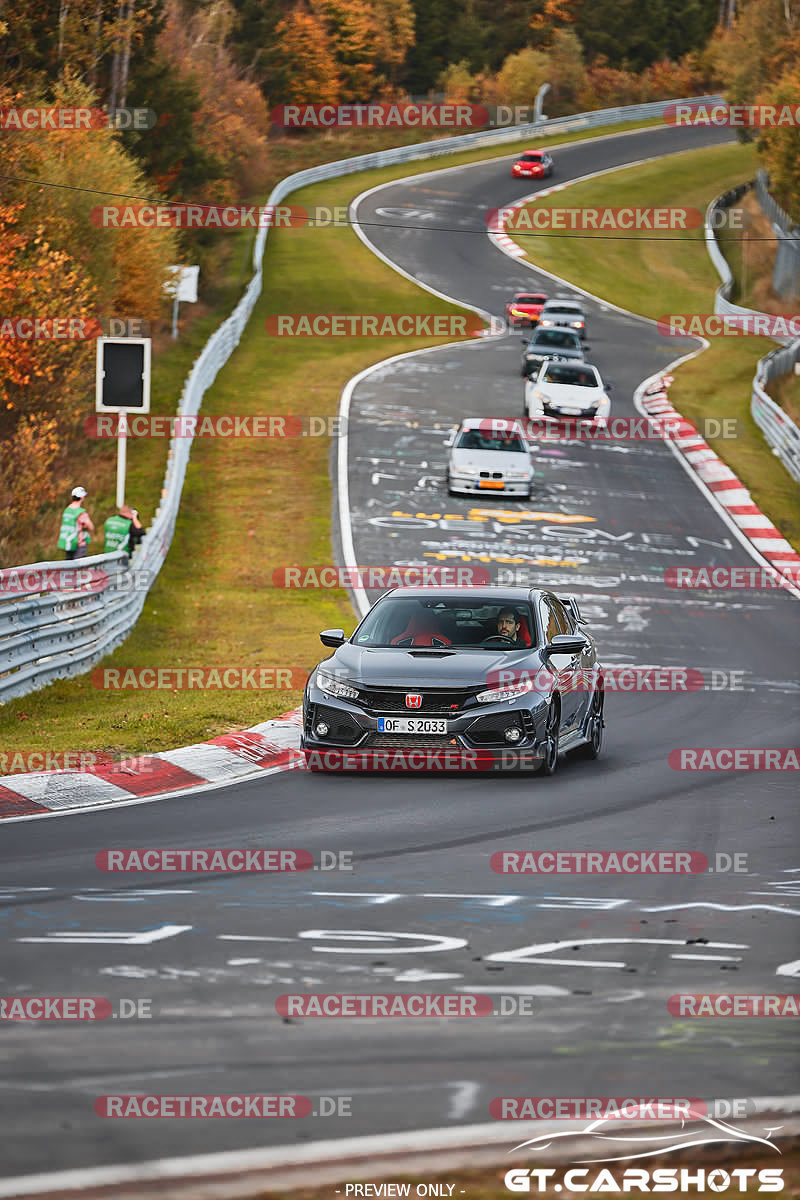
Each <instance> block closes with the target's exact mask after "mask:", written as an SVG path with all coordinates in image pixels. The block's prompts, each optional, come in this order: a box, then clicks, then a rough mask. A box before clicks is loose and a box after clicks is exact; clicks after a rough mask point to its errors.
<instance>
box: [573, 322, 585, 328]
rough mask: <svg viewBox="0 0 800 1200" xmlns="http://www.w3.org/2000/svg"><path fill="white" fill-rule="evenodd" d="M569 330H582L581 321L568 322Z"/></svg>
mask: <svg viewBox="0 0 800 1200" xmlns="http://www.w3.org/2000/svg"><path fill="white" fill-rule="evenodd" d="M570 328H571V329H583V321H570Z"/></svg>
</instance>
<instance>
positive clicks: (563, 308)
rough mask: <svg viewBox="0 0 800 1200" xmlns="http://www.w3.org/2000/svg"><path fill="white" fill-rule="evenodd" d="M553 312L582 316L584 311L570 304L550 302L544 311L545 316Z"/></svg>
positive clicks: (560, 314) (561, 314)
mask: <svg viewBox="0 0 800 1200" xmlns="http://www.w3.org/2000/svg"><path fill="white" fill-rule="evenodd" d="M552 313H558V315H559V316H569V317H582V316H583V313H582V312H581V310H580V309H579V308H573V307H572V306H571V305H569V304H548V305H547V308H546V309H545V311H544V314H543V315H544V316H545V317H549V316H550V315H551V314H552Z"/></svg>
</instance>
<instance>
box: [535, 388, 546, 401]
mask: <svg viewBox="0 0 800 1200" xmlns="http://www.w3.org/2000/svg"><path fill="white" fill-rule="evenodd" d="M533 398H534V400H546V399H547V394H546V392H540V391H539V389H538V388H536V390H535V391H534V393H533Z"/></svg>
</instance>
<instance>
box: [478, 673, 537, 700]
mask: <svg viewBox="0 0 800 1200" xmlns="http://www.w3.org/2000/svg"><path fill="white" fill-rule="evenodd" d="M535 690H536V684H535V681H534V680H533V679H524V680H522V682H521V683H511V684H509V685H508V687H502V688H491V689H490V690H489V691H488V692H478V694H477V696H476V697H475V699H476V700H477V701H478V703H479V704H499V703H500V702H501V701H502V700H515V699H516V698H517V696H524V695H526V694H527V693H528V692H533V691H535Z"/></svg>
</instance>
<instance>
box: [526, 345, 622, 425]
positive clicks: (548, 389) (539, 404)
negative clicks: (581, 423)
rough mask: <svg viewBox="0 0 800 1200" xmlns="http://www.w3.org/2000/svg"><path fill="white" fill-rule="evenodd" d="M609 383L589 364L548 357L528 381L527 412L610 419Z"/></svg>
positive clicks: (528, 413) (543, 415)
mask: <svg viewBox="0 0 800 1200" xmlns="http://www.w3.org/2000/svg"><path fill="white" fill-rule="evenodd" d="M610 386H611V385H610V384H607V383H603V380H602V378H601V377H600V372H599V371H598V369H597V367H593V366H591V365H590V364H589V363H574V362H559V361H557V360H554V359H549V360H548V361H547V362H544V363H542V365H541V367H540V368H539V370H538V371H537V372H536V373H535V374H534V375H532V376H531V377H530V378H529V379H527V380H526V381H525V413H526V415H527V416H528V417H529V418H531V419H535V418H537V417H579V418H581V419H583V420H587V421H597V420H607V419H608V416H609V413H610V412H611V401H610V399H609V397H608V390H609V388H610Z"/></svg>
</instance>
